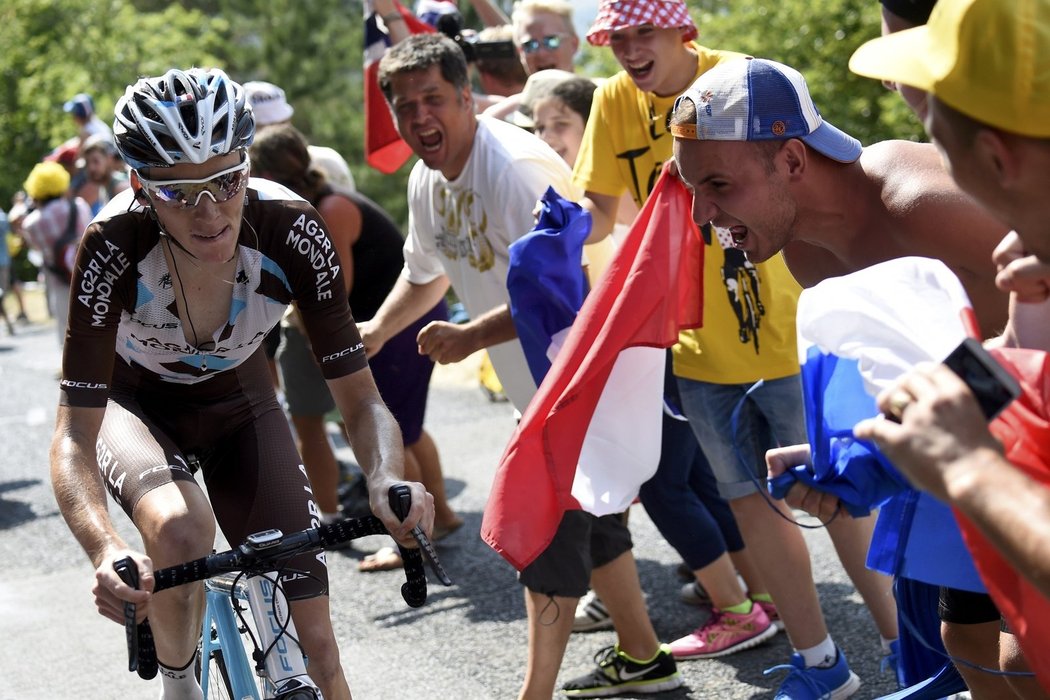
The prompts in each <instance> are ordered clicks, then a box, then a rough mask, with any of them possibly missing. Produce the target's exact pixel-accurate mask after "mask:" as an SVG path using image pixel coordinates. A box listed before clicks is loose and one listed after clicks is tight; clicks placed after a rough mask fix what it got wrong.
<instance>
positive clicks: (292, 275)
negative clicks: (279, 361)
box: [281, 201, 368, 379]
mask: <svg viewBox="0 0 1050 700" xmlns="http://www.w3.org/2000/svg"><path fill="white" fill-rule="evenodd" d="M281 207H282V216H287V217H288V220H289V224H288V234H287V237H286V239H285V241H284V244H285V245H287V246H288V248H289V250H288V251H287V253H288V256H289V257H288V260H289V262H288V273H287V274H288V282H289V284H290V285H291V287H292V297H293V301H295V303H296V305H297V306H298V307H299V311H300V313H301V314H302V317H303V323H304V325H305V326H306V332H307V335H308V336H309V338H310V345H311V346H312V347H313V351H314V356H315V357H316V358H317V364H318V365H319V366H320V367H321V373H322V374H323V375H324V377H325V379H335V378H337V377H342V376H345V375H347V374H352V373H353V372H356V371H358V370H360V369H363V368H365V367H367V366H368V361H367V359H366V358H365V346H364V343H362V342H361V335H360V334H359V333H358V332H357V324H356V323H354V319H353V316H352V315H351V313H350V305H349V303H348V302H347V293H346V287H345V286H344V285H343V277H342V267H341V265H342V263H341V262H340V260H339V256H338V254H337V253H336V251H335V247H334V246H333V245H332V240H331V238H330V237H329V235H328V228H327V227H326V226H325V224H324V221H323V220H322V219H321V216H320V214H318V213H317V211H316V210H315V209H314V208H313V207H312V206H310V205H309V204H308V203H306V202H303V201H295V202H282V203H281Z"/></svg>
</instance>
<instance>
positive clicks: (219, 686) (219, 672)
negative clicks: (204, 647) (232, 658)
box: [197, 630, 234, 700]
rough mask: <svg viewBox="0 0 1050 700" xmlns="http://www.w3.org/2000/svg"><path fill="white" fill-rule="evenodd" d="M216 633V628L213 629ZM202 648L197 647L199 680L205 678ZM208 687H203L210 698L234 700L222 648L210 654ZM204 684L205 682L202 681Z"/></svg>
mask: <svg viewBox="0 0 1050 700" xmlns="http://www.w3.org/2000/svg"><path fill="white" fill-rule="evenodd" d="M212 634H213V635H214V634H215V632H214V630H213V631H212ZM204 661H205V659H203V658H202V653H201V649H200V647H199V646H198V647H197V681H198V682H201V679H202V678H203V674H202V671H203V669H202V663H203V662H204ZM206 661H207V663H208V687H206V688H203V690H204V697H205V698H208V700H234V695H233V686H232V685H231V683H230V674H229V672H228V671H227V670H226V659H225V657H223V655H222V649H214V650H212V652H211V653H210V654H209V655H208V659H207V660H206ZM202 686H203V682H202Z"/></svg>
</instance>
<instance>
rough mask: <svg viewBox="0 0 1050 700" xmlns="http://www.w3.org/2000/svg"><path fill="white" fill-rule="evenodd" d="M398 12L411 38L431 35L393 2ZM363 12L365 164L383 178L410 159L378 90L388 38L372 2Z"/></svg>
mask: <svg viewBox="0 0 1050 700" xmlns="http://www.w3.org/2000/svg"><path fill="white" fill-rule="evenodd" d="M394 5H395V6H396V8H397V11H398V12H399V13H401V17H402V18H404V20H405V25H406V26H407V27H408V30H409V32H411V33H412V34H420V33H423V32H432V31H434V29H433V27H431V26H430V25H429V24H426V23H425V22H421V21H419V20H418V19H416V17H415V16H414V15H413V14H412V13H411V12H409V11H408V10H406V9H405V8H404V7H402V6H401V5H400V4H399V3H397V2H396V0H395V2H394ZM364 9H365V62H364V65H365V160H366V161H367V162H368V164H369V165H371V166H372V167H373V168H375V169H376V170H378V171H380V172H381V173H383V174H385V175H389V174H390V173H392V172H394V171H396V170H397V169H398V168H400V167H401V166H402V165H404V164H405V162H406V161H407V160H408V159H409V158H410V157H411V156H412V149H411V148H409V147H408V144H406V143H405V142H404V141H402V140H401V136H400V135H399V134H398V133H397V127H396V126H394V119H393V116H392V115H391V114H390V109H389V107H387V104H386V98H385V97H383V92H382V91H381V90H380V89H379V79H378V76H379V59H381V58H382V57H383V54H384V53H386V50H387V48H388V47H389V46H390V37H389V36H387V34H386V32H385V31H384V30H383V28H382V26H381V20H380V18H379V15H377V14H376V11H375V7H374V6H373V4H372V2H371V0H366V1H365V3H364Z"/></svg>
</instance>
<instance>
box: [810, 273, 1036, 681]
mask: <svg viewBox="0 0 1050 700" xmlns="http://www.w3.org/2000/svg"><path fill="white" fill-rule="evenodd" d="M798 331H799V332H798V337H799V344H800V351H801V355H802V358H803V384H804V388H805V392H806V419H807V425H808V429H809V438H810V445H811V448H812V451H813V469H812V471H811V472H810V475H809V476H808V477H804V478H806V479H807V480H809V481H810V482H811V483H815V484H816V485H817V486H818V488H822V489H825V490H830V491H832V492H834V493H838V494H840V495H846V496H857V495H858V494H867V497H868V500H867V501H865V500H864V498H865V497H864V496H863V495H862V496H859V498H860V500H861V502H862V503H861V504H862V505H867V506H868V507H871V506H875V505H878V504H879V502H880V498H879V497H872V494H876V493H877V492H878V490H879V488H884V489H885V492H886V493H889V492H893V491H894V490H896V489H895V486H894V483H893V482H896V481H898V480H902V478H901V476H900V475H899V474H898V473H896V470H895V469H893V467H892V465H890V464H889V462H888V460H886V458H885V457H883V456H882V455H880V454H878V453H877V450H876V449H875V448H874V447H873V446H871V445H861V444H860V443H859V442H857V441H854V440H852V426H853V425H855V424H856V422H857V421H859V420H860V419H862V418H867V417H871V416H874V415H876V414H877V412H878V410H877V408H876V407H875V403H874V399H873V396H874V395H875V394H876V393H877V392H878V391H880V390H882V389H885V388H888V387H889V386H891V385H892V384H893V382H894V380H895V379H896V378H897V377H899V376H900V375H901V374H902V373H903V372H904V371H906V370H908V369H910V368H911V367H912V366H914V365H915V364H916V363H917V362H939V361H941V360H943V359H944V358H945V357H946V356H947V355H948V354H949V353H950V352H951V351H952V350H953V349H954V348H955V347H956V346H957V345H958V344H959V343H960V342H961V341H962V340H963V339H964V338H966V337H979V334H978V330H977V324H976V320H975V318H974V316H973V310H972V308H971V307H970V304H969V301H968V299H967V297H966V293H965V292H964V291H963V288H962V284H961V283H960V282H959V280H958V278H956V277H955V275H954V274H952V272H951V271H950V270H948V268H947V267H946V266H944V264H943V263H941V262H939V261H936V260H931V259H928V258H902V259H899V260H891V261H889V262H885V263H882V264H879V265H875V266H873V267H870V268H867V269H865V270H861V271H860V272H856V273H853V274H850V275H845V276H843V277H839V278H832V279H828V280H825V281H824V282H821V283H820V284H818V285H816V286H815V287H813V288H811V289H807V290H805V291H804V292H803V293H802V296H801V297H800V298H799V304H798ZM990 352H991V354H992V356H993V357H994V358H995V359H996V360H997V361H998V362H999V364H1000V365H1002V366H1003V367H1004V368H1005V369H1006V370H1007V371H1008V372H1009V373H1010V374H1011V375H1013V376H1014V378H1016V379H1017V380H1018V381H1019V383H1020V384H1021V388H1022V393H1021V396H1020V397H1019V398H1017V399H1016V400H1015V401H1013V402H1012V403H1011V404H1010V405H1009V406H1007V408H1006V409H1005V410H1004V411H1003V412H1002V413H1001V414H1000V415H999V416H998V417H997V418H996V419H995V420H993V421H992V423H991V424H990V429H991V431H992V434H993V435H995V437H996V438H998V439H999V440H1000V442H1002V444H1003V449H1004V452H1005V454H1006V457H1007V459H1009V460H1010V462H1011V464H1013V465H1014V467H1016V468H1017V469H1019V470H1020V471H1022V472H1024V473H1025V474H1026V475H1027V476H1028V477H1029V478H1031V479H1032V480H1033V481H1034V482H1035V484H1036V486H1035V488H1045V489H1050V410H1048V405H1050V358H1048V355H1047V353H1046V352H1043V351H1039V350H1026V349H1017V348H1005V347H998V348H991V349H990ZM880 480H881V481H882V484H881V486H876V487H875V488H869V486H870V485H871V482H873V481H880ZM858 484H860V485H861V486H860V487H859V488H858V486H857V485H858ZM866 485H867V486H866ZM953 515H954V519H953V518H952V516H953ZM902 524H903V527H901V525H902ZM963 543H965V548H966V551H964V550H963V549H962V546H963ZM868 566H869V567H871V568H874V569H876V570H880V571H884V572H885V573H891V574H900V575H903V576H907V577H909V578H914V579H918V580H920V581H925V582H927V583H933V584H941V585H950V586H952V587H955V588H962V589H964V590H987V591H988V593H989V594H990V595H991V596H992V599H993V600H994V601H995V603H996V605H997V606H998V608H999V611H1000V612H1001V613H1002V614H1003V617H1004V618H1005V619H1006V621H1007V623H1008V624H1009V625H1010V629H1011V631H1012V632H1013V633H1014V634H1016V635H1017V636H1018V638H1019V639H1020V641H1021V646H1022V648H1023V649H1024V650H1025V656H1026V658H1027V659H1028V663H1029V665H1030V666H1031V668H1032V670H1033V671H1034V672H1035V674H1036V676H1037V678H1038V679H1039V681H1040V682H1041V683H1042V685H1043V686H1044V687H1045V688H1047V689H1048V690H1050V655H1048V654H1047V653H1046V650H1047V649H1050V626H1048V625H1047V624H1046V621H1047V620H1050V599H1048V598H1047V597H1046V596H1044V595H1042V593H1041V592H1040V591H1039V589H1038V588H1037V587H1036V586H1035V585H1033V583H1032V582H1031V581H1030V580H1029V579H1028V578H1026V577H1025V575H1024V574H1025V572H1022V571H1019V570H1017V569H1016V568H1015V567H1013V566H1012V565H1011V564H1010V562H1008V561H1007V560H1006V559H1005V558H1004V557H1003V555H1002V554H1001V552H1000V550H999V548H998V547H996V546H995V544H994V543H993V542H992V541H990V540H989V539H988V538H987V537H986V536H985V534H984V532H983V531H982V530H981V528H980V527H978V526H977V525H976V524H975V523H974V522H972V521H971V520H969V519H968V518H967V517H966V516H964V515H963V514H962V513H960V512H959V511H955V512H954V514H953V513H952V511H951V510H950V509H949V507H948V506H946V505H945V504H943V503H941V502H939V501H936V500H934V499H933V498H932V497H931V496H929V495H927V494H919V493H917V492H915V491H911V490H905V489H902V490H900V491H899V492H898V495H896V496H895V497H893V498H892V499H890V500H889V501H887V502H885V503H884V504H883V507H882V510H881V511H880V513H879V521H878V524H877V526H876V531H875V535H874V537H873V539H872V548H871V551H870V552H869V556H868Z"/></svg>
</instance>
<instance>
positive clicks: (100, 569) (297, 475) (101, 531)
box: [51, 68, 433, 700]
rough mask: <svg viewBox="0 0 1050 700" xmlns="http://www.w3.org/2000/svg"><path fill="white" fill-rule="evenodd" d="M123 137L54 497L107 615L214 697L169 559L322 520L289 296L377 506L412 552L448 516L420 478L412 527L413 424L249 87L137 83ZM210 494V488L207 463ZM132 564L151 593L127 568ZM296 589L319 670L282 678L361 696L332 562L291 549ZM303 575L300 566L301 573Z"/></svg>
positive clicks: (188, 79)
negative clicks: (270, 174)
mask: <svg viewBox="0 0 1050 700" xmlns="http://www.w3.org/2000/svg"><path fill="white" fill-rule="evenodd" d="M115 112H116V119H115V124H114V133H115V138H116V145H117V148H118V150H119V151H120V154H121V157H122V158H123V159H124V160H125V161H126V162H127V163H128V165H129V166H130V167H131V168H132V189H131V190H128V191H125V192H122V193H121V194H119V195H117V196H116V197H114V198H113V199H112V200H111V201H110V202H109V204H108V205H107V206H106V207H105V208H104V209H103V210H102V211H101V212H100V213H99V214H98V216H97V217H96V218H95V220H94V221H93V222H92V224H91V225H90V226H89V227H88V230H87V232H86V233H85V236H84V240H83V242H82V244H81V247H80V251H79V254H78V258H77V262H76V266H75V270H74V273H73V281H72V289H73V291H72V294H71V296H70V312H69V330H68V332H67V335H66V343H65V353H64V356H63V361H62V381H61V396H60V405H59V407H58V417H57V422H56V431H55V438H54V442H53V444H52V449H51V477H52V484H53V488H54V491H55V495H56V498H57V500H58V503H59V507H60V508H61V511H62V514H63V516H64V517H65V519H66V521H67V523H68V524H69V527H70V529H71V530H72V531H73V534H74V535H75V536H76V537H77V540H78V541H79V542H80V543H81V545H82V546H83V547H84V549H85V551H86V552H87V554H88V555H89V556H90V558H91V561H92V563H93V564H94V566H96V567H97V569H96V572H95V579H96V583H95V587H94V591H93V592H94V595H95V602H96V605H97V607H98V609H99V611H100V613H101V614H102V615H104V616H106V617H109V618H110V619H113V620H114V621H117V622H122V621H123V604H124V602H125V601H130V602H133V603H135V604H136V605H137V613H138V617H139V619H140V621H141V619H143V618H144V617H146V616H147V615H148V617H149V619H150V621H151V623H152V627H153V632H154V637H155V641H156V648H157V657H158V660H159V662H160V663H161V665H162V667H163V668H162V673H161V676H162V680H163V694H162V697H163V698H167V699H168V700H171V699H172V698H200V697H201V689H200V687H199V686H198V685H197V680H196V678H195V675H194V673H193V669H192V668H191V664H192V663H193V661H194V657H195V655H196V644H197V637H198V630H199V629H200V626H199V625H200V615H201V612H202V610H203V588H202V587H200V586H182V587H179V588H176V589H172V590H171V591H166V592H164V593H160V594H158V595H156V596H153V595H152V593H151V589H152V587H153V569H154V567H155V566H168V565H171V564H176V563H180V562H184V561H189V560H193V559H196V558H198V557H201V556H204V555H206V554H208V553H209V552H210V551H211V549H212V546H213V543H214V539H215V522H216V520H218V524H219V526H220V527H221V528H222V531H223V534H224V535H225V537H226V539H227V540H228V541H230V542H239V541H242V540H244V539H245V537H246V536H247V535H249V534H251V533H253V532H258V531H261V530H267V529H271V528H276V529H279V530H282V531H283V532H295V531H297V530H301V529H305V528H307V527H311V526H316V525H317V524H318V522H319V518H320V511H319V509H318V508H317V505H316V503H315V501H314V499H313V497H312V491H311V488H310V483H309V480H308V479H307V477H306V473H305V470H304V469H303V467H302V463H301V460H300V458H299V455H298V453H297V452H296V449H295V443H294V441H293V440H292V436H291V434H290V431H289V428H288V422H287V420H286V419H285V417H284V414H283V412H282V411H281V408H280V406H279V404H278V403H277V400H276V397H275V395H274V389H273V384H272V382H271V379H270V374H269V371H268V368H267V364H266V356H265V352H264V349H263V347H262V341H263V338H264V337H265V336H266V334H267V333H268V332H269V331H270V330H271V329H272V328H273V327H274V325H275V324H276V323H277V322H278V321H279V320H280V318H281V316H282V315H283V314H284V311H285V309H286V307H287V305H288V304H289V303H292V302H294V303H296V304H297V305H298V307H299V309H300V311H301V313H302V316H303V319H304V321H305V325H306V328H307V332H308V334H309V336H310V340H311V342H312V345H313V348H314V351H315V353H316V356H317V361H318V364H319V365H320V366H321V368H322V373H323V374H324V376H325V378H326V379H327V381H328V385H329V388H330V389H331V392H332V395H333V397H335V400H336V403H337V405H338V406H339V408H340V411H341V412H342V414H343V418H344V420H345V422H346V425H347V426H348V428H349V430H350V436H351V442H352V443H353V446H354V452H355V454H356V455H357V456H358V459H359V460H360V461H361V466H362V468H363V469H364V470H365V472H366V474H367V476H368V484H369V487H370V488H371V489H372V494H371V502H372V503H373V504H375V507H376V515H378V516H379V517H380V518H382V519H383V521H384V522H385V523H386V525H387V527H388V528H389V529H390V531H391V533H393V534H394V536H395V537H396V538H397V539H398V541H399V542H401V543H402V544H406V545H409V546H410V544H409V543H410V541H411V540H412V537H411V535H410V530H411V529H412V528H413V527H414V526H415V525H422V526H423V527H424V528H425V529H426V530H427V531H428V532H429V530H430V529H431V527H432V523H433V500H432V498H431V497H430V496H429V494H427V493H426V491H425V490H424V488H423V487H422V485H421V484H418V483H410V484H409V487H410V488H411V490H412V495H413V498H412V509H411V511H410V513H409V515H408V517H407V518H406V519H405V521H404V522H403V523H402V522H401V521H400V520H399V519H398V518H397V517H396V516H395V515H394V514H393V513H392V512H391V511H390V509H389V507H388V506H387V505H386V503H387V499H386V497H385V494H386V492H387V490H388V489H389V488H390V487H391V486H392V485H394V484H397V483H401V482H402V478H401V477H402V474H403V454H402V447H401V444H402V442H401V436H400V433H399V430H398V427H397V423H396V422H395V421H394V419H393V417H392V416H391V415H390V413H389V411H388V410H387V409H386V407H385V406H384V404H383V402H382V399H381V398H380V397H379V394H378V392H377V390H376V387H375V383H374V382H373V380H372V376H371V374H370V372H369V371H368V368H367V363H366V361H365V354H364V345H363V344H362V342H361V338H360V336H359V334H358V333H357V329H356V326H355V324H354V321H353V318H352V317H351V314H350V309H349V307H348V305H347V301H346V299H347V295H346V292H345V290H344V287H343V284H342V280H341V275H340V266H339V259H338V257H337V256H336V255H335V253H334V252H333V248H332V244H331V241H330V240H329V237H328V234H327V231H326V229H325V226H324V223H323V221H322V219H321V218H320V216H318V214H317V212H316V211H314V209H313V208H312V207H311V206H310V205H309V204H307V203H306V202H304V201H302V200H300V199H298V198H297V197H295V196H294V195H292V194H291V193H290V192H289V191H288V190H286V189H284V188H283V187H280V186H278V185H276V184H274V183H272V182H268V181H266V180H250V181H249V177H248V170H249V162H248V159H247V155H246V153H247V148H248V146H250V145H251V143H252V139H253V137H254V134H255V120H254V117H253V114H252V110H251V107H250V106H249V105H248V104H247V102H246V100H245V96H244V90H243V88H242V87H241V86H240V85H238V84H237V83H234V82H233V81H231V80H230V79H229V78H228V77H227V76H226V74H225V73H223V72H222V71H220V70H217V69H212V70H207V71H206V70H201V69H196V68H194V69H191V70H189V71H186V72H183V71H179V70H170V71H168V72H167V73H166V74H165V75H163V76H161V77H157V78H143V79H141V80H139V81H138V82H137V83H135V84H134V85H132V86H130V87H128V88H127V91H126V92H125V94H124V96H123V97H122V98H121V99H120V101H119V102H118V103H117V105H116V109H115ZM198 467H199V468H200V469H201V471H202V473H203V478H204V481H205V483H206V485H207V487H208V493H207V495H205V493H204V491H203V490H202V489H201V488H200V486H199V485H198V484H197V482H196V481H195V479H194V476H193V473H194V472H195V471H196V469H197V468H198ZM107 490H108V491H109V493H110V495H111V496H112V497H113V499H114V500H115V501H116V502H117V503H118V504H119V505H120V506H121V507H122V508H123V509H124V511H125V512H126V513H127V514H128V515H129V517H130V518H131V519H132V521H133V522H134V524H135V526H136V528H137V529H138V531H139V533H140V534H141V536H142V540H143V543H144V548H143V549H144V552H145V553H144V554H143V553H139V552H135V551H134V550H133V549H132V547H130V546H129V545H128V544H126V543H125V542H124V540H123V539H122V538H121V536H120V535H119V534H118V532H117V530H116V528H115V527H114V524H113V522H112V521H111V519H110V517H109V514H108V511H107V502H106V491H107ZM126 556H130V557H132V558H133V560H134V561H135V562H136V564H137V568H138V573H139V578H140V581H141V586H140V588H141V590H133V589H131V588H129V587H128V586H127V585H125V584H124V583H122V582H121V580H120V578H119V577H118V576H117V575H116V573H115V572H114V568H113V562H114V561H117V560H119V559H122V558H124V557H126ZM289 568H290V569H294V570H295V571H296V572H297V573H296V574H293V575H292V576H290V577H289V579H292V580H284V581H283V588H284V590H285V593H286V595H287V597H288V599H289V600H290V601H291V603H290V610H291V615H292V621H293V623H294V624H295V626H296V628H297V637H298V640H299V643H300V644H301V647H302V650H303V651H304V652H305V653H306V654H308V656H309V658H310V668H309V677H308V676H306V675H298V676H293V677H291V678H286V679H274V680H275V681H276V682H277V683H278V687H279V688H280V689H288V688H311V687H313V688H320V689H321V690H322V691H323V693H324V697H326V698H329V699H332V698H344V699H345V698H349V697H350V690H349V687H348V685H347V681H346V678H345V677H344V674H343V671H342V668H341V665H340V661H339V650H338V648H337V645H336V640H335V635H334V633H333V631H332V625H331V619H330V617H329V604H328V598H327V596H326V595H324V594H323V593H324V591H326V590H327V571H326V566H325V562H324V558H323V557H315V556H313V555H308V556H305V557H298V558H295V559H293V560H291V562H290V564H289ZM299 572H302V573H301V574H300V573H299Z"/></svg>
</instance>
